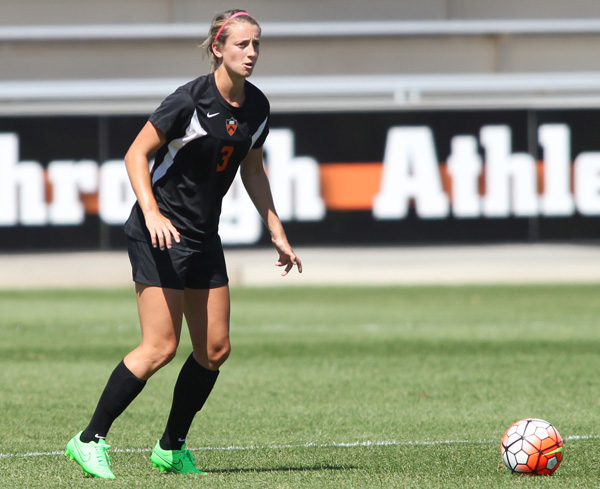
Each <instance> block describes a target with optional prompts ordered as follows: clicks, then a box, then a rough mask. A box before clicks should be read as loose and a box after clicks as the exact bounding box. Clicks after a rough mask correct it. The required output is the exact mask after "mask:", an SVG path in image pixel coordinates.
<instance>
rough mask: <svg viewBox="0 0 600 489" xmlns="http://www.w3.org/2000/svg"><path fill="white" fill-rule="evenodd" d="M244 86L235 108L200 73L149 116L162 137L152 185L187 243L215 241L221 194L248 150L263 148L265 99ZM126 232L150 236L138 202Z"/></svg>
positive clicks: (194, 246) (197, 245) (164, 211)
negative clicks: (243, 95) (241, 101)
mask: <svg viewBox="0 0 600 489" xmlns="http://www.w3.org/2000/svg"><path fill="white" fill-rule="evenodd" d="M245 88H246V98H245V101H244V105H243V107H233V106H232V105H231V104H229V103H228V102H227V101H226V100H225V99H224V98H223V97H222V96H221V94H220V93H219V91H218V89H217V87H216V85H215V79H214V75H213V74H209V75H205V76H201V77H199V78H197V79H195V80H193V81H191V82H189V83H187V84H186V85H183V86H181V87H179V88H178V89H177V90H176V91H175V92H173V93H172V94H171V95H169V96H168V97H167V98H166V99H165V100H164V101H163V102H162V104H161V105H160V106H159V107H158V108H157V109H156V110H155V111H154V113H153V114H152V115H151V116H150V119H149V120H150V122H151V123H152V124H153V125H154V126H155V127H156V128H157V129H159V130H160V131H161V132H162V133H163V134H164V135H165V136H166V143H165V144H164V145H163V146H162V147H161V148H160V149H159V151H158V152H157V154H156V157H155V162H154V165H153V167H152V170H151V176H152V189H153V191H154V195H155V197H156V201H157V203H158V207H159V209H160V211H161V213H162V214H163V215H164V216H165V217H167V218H168V219H170V220H171V222H172V223H173V225H174V226H175V228H176V229H177V230H178V231H179V233H180V234H181V246H184V247H186V248H189V249H194V250H199V249H204V248H205V247H206V246H207V245H209V244H210V243H214V242H215V239H217V231H218V224H219V216H220V214H221V203H222V200H223V196H224V195H225V194H226V193H227V190H228V189H229V187H230V186H231V183H232V182H233V179H234V178H235V175H236V173H237V170H238V168H239V166H240V163H241V162H242V160H243V159H244V158H245V157H246V155H247V154H248V152H249V151H250V149H255V148H260V147H262V145H263V143H264V141H265V138H266V137H267V134H268V132H269V126H268V121H269V102H268V101H267V98H266V97H265V96H264V95H263V93H262V92H261V91H260V90H259V89H258V88H256V87H255V86H254V85H252V84H251V83H250V82H248V81H246V87H245ZM125 232H126V234H127V235H128V236H130V237H132V238H134V239H142V240H149V233H148V230H147V229H146V226H145V223H144V216H143V214H142V211H141V209H140V207H139V205H138V204H137V202H136V204H135V205H134V207H133V209H132V212H131V215H130V217H129V219H128V221H127V223H126V224H125ZM175 245H176V243H174V246H175Z"/></svg>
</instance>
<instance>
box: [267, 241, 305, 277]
mask: <svg viewBox="0 0 600 489" xmlns="http://www.w3.org/2000/svg"><path fill="white" fill-rule="evenodd" d="M273 244H274V245H275V248H276V249H277V252H278V253H279V260H277V263H275V266H277V267H285V268H284V269H283V271H282V272H281V276H282V277H285V276H286V275H287V274H288V273H290V270H291V269H292V268H294V266H296V267H298V273H302V261H301V260H300V258H299V257H298V256H296V253H294V250H292V247H291V246H290V245H289V243H287V242H284V243H277V242H274V243H273Z"/></svg>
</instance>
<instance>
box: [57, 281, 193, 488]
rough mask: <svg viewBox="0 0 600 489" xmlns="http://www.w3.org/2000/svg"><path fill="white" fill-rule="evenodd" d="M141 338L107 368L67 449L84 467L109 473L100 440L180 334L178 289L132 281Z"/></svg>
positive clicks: (96, 472)
mask: <svg viewBox="0 0 600 489" xmlns="http://www.w3.org/2000/svg"><path fill="white" fill-rule="evenodd" d="M136 292H137V302H138V311H139V316H140V325H141V330H142V340H141V342H140V344H139V346H138V347H136V348H135V349H134V350H133V351H131V352H130V353H129V354H128V355H126V356H125V358H124V360H123V361H122V362H121V363H119V365H117V367H116V368H115V370H114V371H113V373H112V374H111V376H110V378H109V380H108V383H107V384H106V387H105V389H104V391H103V393H102V395H101V396H100V400H99V401H98V405H97V406H96V410H95V411H94V414H93V416H92V419H91V420H90V423H89V425H88V426H87V427H86V429H85V430H84V431H83V432H81V433H79V434H78V435H76V436H75V437H73V439H72V440H71V441H70V442H69V444H68V446H67V455H70V456H71V458H72V459H74V460H76V461H77V462H78V463H79V464H80V465H81V466H82V469H83V470H84V472H86V473H88V474H90V475H93V476H95V477H102V478H114V475H113V474H112V472H111V471H110V463H109V460H110V459H109V458H108V456H107V455H106V449H107V448H108V445H106V443H105V442H104V439H105V438H106V435H107V434H108V430H109V429H110V427H111V425H112V423H113V422H114V420H115V419H116V418H117V417H118V416H119V415H120V414H121V413H122V412H123V411H124V410H125V409H126V408H127V406H129V404H131V402H132V401H133V400H134V399H135V398H136V397H137V395H138V394H139V393H140V392H141V390H142V389H143V387H144V385H145V383H146V380H147V379H148V378H150V377H151V376H152V375H153V374H154V373H155V372H156V371H157V370H158V369H159V368H160V367H162V366H163V365H165V364H167V363H168V362H169V361H170V360H171V359H172V358H173V357H174V356H175V352H176V350H177V345H178V344H179V338H180V336H181V323H182V315H183V291H182V290H175V289H163V288H160V287H150V286H146V285H142V284H136Z"/></svg>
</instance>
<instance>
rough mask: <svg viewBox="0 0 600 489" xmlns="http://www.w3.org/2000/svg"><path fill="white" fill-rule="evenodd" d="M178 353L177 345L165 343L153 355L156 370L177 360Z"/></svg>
mask: <svg viewBox="0 0 600 489" xmlns="http://www.w3.org/2000/svg"><path fill="white" fill-rule="evenodd" d="M176 353H177V344H176V343H165V344H164V345H161V347H160V348H157V349H155V352H154V355H153V357H154V366H155V369H156V370H158V369H159V368H161V367H164V366H165V365H167V364H168V363H170V362H171V361H172V360H173V359H174V358H175V355H176Z"/></svg>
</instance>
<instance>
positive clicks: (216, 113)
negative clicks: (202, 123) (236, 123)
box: [206, 112, 220, 119]
mask: <svg viewBox="0 0 600 489" xmlns="http://www.w3.org/2000/svg"><path fill="white" fill-rule="evenodd" d="M219 114H220V112H215V113H214V114H211V113H210V112H207V114H206V117H208V118H209V119H212V118H213V117H215V116H217V115H219Z"/></svg>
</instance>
